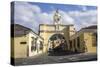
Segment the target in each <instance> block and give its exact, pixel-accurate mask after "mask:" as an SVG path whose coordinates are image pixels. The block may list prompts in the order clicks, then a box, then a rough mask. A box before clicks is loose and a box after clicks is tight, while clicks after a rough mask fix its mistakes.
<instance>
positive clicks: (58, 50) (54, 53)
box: [48, 46, 82, 56]
mask: <svg viewBox="0 0 100 67" xmlns="http://www.w3.org/2000/svg"><path fill="white" fill-rule="evenodd" d="M80 53H82V52H78V51H74V52H73V51H68V50H63V49H62V48H61V46H58V47H56V48H54V49H52V50H51V51H48V56H65V55H74V54H80Z"/></svg>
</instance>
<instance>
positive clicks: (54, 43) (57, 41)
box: [48, 34, 67, 53]
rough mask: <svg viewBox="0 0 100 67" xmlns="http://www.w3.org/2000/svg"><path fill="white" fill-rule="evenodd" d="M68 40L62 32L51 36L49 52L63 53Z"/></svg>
mask: <svg viewBox="0 0 100 67" xmlns="http://www.w3.org/2000/svg"><path fill="white" fill-rule="evenodd" d="M66 48H67V42H66V39H65V37H64V36H63V35H62V34H54V35H52V36H51V37H50V38H49V41H48V52H49V53H52V52H53V53H54V52H56V53H61V52H64V51H66Z"/></svg>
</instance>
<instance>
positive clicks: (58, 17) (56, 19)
mask: <svg viewBox="0 0 100 67" xmlns="http://www.w3.org/2000/svg"><path fill="white" fill-rule="evenodd" d="M53 22H54V25H55V31H59V25H60V24H61V15H60V14H59V11H58V9H57V10H56V12H55V13H54V16H53Z"/></svg>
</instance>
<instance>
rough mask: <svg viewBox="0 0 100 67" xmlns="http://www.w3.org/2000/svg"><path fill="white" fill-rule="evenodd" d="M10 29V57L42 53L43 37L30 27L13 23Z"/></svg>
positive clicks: (23, 56) (24, 56)
mask: <svg viewBox="0 0 100 67" xmlns="http://www.w3.org/2000/svg"><path fill="white" fill-rule="evenodd" d="M12 31H13V32H12V37H11V58H26V57H30V56H34V55H37V54H40V53H43V38H42V37H40V36H38V35H37V34H36V33H35V32H33V31H32V30H31V29H29V28H26V27H24V26H22V25H19V24H14V25H13V30H12Z"/></svg>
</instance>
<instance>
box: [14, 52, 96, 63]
mask: <svg viewBox="0 0 100 67" xmlns="http://www.w3.org/2000/svg"><path fill="white" fill-rule="evenodd" d="M96 60H97V55H96V54H89V53H79V54H71V55H62V56H54V55H53V56H48V55H47V54H41V55H37V56H34V57H28V58H20V59H16V60H15V65H36V64H51V63H66V62H80V61H96Z"/></svg>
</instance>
